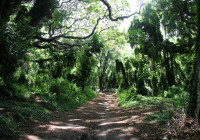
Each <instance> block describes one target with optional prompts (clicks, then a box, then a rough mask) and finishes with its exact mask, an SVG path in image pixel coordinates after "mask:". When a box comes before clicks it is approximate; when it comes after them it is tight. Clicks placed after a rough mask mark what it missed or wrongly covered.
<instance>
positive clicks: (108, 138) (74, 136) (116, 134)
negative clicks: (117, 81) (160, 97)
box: [22, 92, 156, 140]
mask: <svg viewBox="0 0 200 140" xmlns="http://www.w3.org/2000/svg"><path fill="white" fill-rule="evenodd" d="M154 111H155V110H154V109H148V108H147V109H141V110H139V109H130V108H121V107H119V106H118V104H117V99H116V94H115V93H101V92H100V93H98V97H96V98H95V99H93V100H91V101H89V102H88V103H86V104H85V105H83V106H81V107H79V108H78V109H77V110H75V111H71V112H67V113H66V112H53V118H52V119H51V120H50V121H49V122H43V123H41V122H38V123H36V124H34V125H33V124H30V125H33V126H32V127H31V128H30V127H29V126H27V128H30V130H26V128H24V130H23V131H24V136H23V138H22V139H28V140H39V139H44V140H140V139H152V138H150V136H152V132H154V131H156V130H154V128H156V127H155V126H154V125H155V124H149V123H148V122H147V121H144V117H145V116H146V115H147V114H151V113H153V112H154Z"/></svg>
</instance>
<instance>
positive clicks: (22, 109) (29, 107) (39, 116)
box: [14, 103, 50, 122]
mask: <svg viewBox="0 0 200 140" xmlns="http://www.w3.org/2000/svg"><path fill="white" fill-rule="evenodd" d="M14 111H15V112H17V115H18V117H19V118H20V120H21V121H23V122H27V121H29V120H44V119H48V118H49V117H50V115H49V112H48V111H47V110H45V109H44V108H42V107H41V106H39V105H38V104H30V103H24V104H20V106H17V107H15V108H14Z"/></svg>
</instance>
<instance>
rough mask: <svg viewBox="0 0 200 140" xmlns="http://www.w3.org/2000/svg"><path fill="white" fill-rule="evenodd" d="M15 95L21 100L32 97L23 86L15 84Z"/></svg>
mask: <svg viewBox="0 0 200 140" xmlns="http://www.w3.org/2000/svg"><path fill="white" fill-rule="evenodd" d="M12 88H13V92H14V95H15V96H16V97H17V98H19V99H27V98H30V97H31V94H30V92H29V91H28V89H27V88H26V86H25V85H23V84H13V87H12Z"/></svg>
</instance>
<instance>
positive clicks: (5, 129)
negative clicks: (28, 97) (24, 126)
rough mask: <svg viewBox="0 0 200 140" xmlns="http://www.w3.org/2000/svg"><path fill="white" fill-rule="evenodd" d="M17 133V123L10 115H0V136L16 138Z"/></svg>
mask: <svg viewBox="0 0 200 140" xmlns="http://www.w3.org/2000/svg"><path fill="white" fill-rule="evenodd" d="M18 136H19V133H18V131H17V124H16V123H15V121H14V119H13V118H12V117H11V116H5V115H0V137H1V138H6V137H13V138H17V137H18Z"/></svg>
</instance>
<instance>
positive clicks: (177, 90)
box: [117, 86, 200, 140]
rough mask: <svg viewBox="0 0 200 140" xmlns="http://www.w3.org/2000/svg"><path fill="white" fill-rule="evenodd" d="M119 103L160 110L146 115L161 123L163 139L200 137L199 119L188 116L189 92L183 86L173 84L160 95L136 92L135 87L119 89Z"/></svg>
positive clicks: (195, 139)
mask: <svg viewBox="0 0 200 140" xmlns="http://www.w3.org/2000/svg"><path fill="white" fill-rule="evenodd" d="M117 98H118V103H119V104H120V105H121V106H122V107H130V108H138V107H139V108H144V107H155V108H157V109H158V110H159V111H157V112H155V113H153V114H151V115H148V116H146V118H145V119H146V120H148V121H150V122H151V123H159V124H160V125H159V127H160V129H161V130H163V133H162V135H161V136H160V137H161V139H167V140H168V139H174V140H175V139H188V140H189V139H194V140H198V139H199V138H200V129H199V128H200V127H199V124H198V122H197V121H195V120H194V119H192V118H189V117H187V115H186V112H187V107H188V100H189V93H188V92H186V91H185V90H184V89H183V88H182V87H175V86H172V87H170V88H169V90H168V91H164V92H162V93H160V95H159V96H157V97H153V96H143V95H140V94H136V89H135V88H134V87H132V88H129V89H128V90H122V89H119V90H117Z"/></svg>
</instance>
